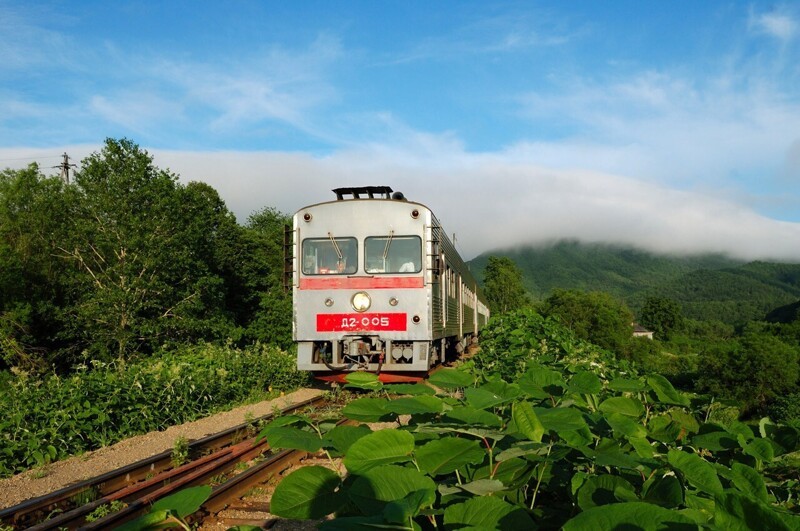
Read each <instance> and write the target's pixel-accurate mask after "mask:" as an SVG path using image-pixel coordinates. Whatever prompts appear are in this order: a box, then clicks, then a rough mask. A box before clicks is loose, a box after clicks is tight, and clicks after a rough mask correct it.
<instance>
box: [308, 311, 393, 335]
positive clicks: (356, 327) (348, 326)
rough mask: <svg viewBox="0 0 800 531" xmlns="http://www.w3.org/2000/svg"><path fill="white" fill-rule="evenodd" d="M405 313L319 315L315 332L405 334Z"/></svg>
mask: <svg viewBox="0 0 800 531" xmlns="http://www.w3.org/2000/svg"><path fill="white" fill-rule="evenodd" d="M407 326H408V317H407V314H405V313H320V314H317V332H405V331H406V329H407Z"/></svg>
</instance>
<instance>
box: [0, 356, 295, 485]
mask: <svg viewBox="0 0 800 531" xmlns="http://www.w3.org/2000/svg"><path fill="white" fill-rule="evenodd" d="M306 379H307V376H306V375H305V374H304V373H300V372H298V371H297V370H296V368H295V358H294V356H291V355H289V354H286V353H285V352H282V351H280V350H277V349H275V348H274V347H266V346H263V345H256V346H254V347H251V348H249V349H245V350H240V349H234V348H231V347H220V346H211V345H200V346H196V347H191V348H184V349H182V350H180V351H177V352H170V353H162V354H160V355H159V356H155V357H153V358H149V359H148V360H145V361H140V362H135V363H129V364H126V365H122V366H117V365H115V364H102V363H94V364H92V367H91V368H90V367H88V366H86V367H83V368H81V369H80V370H79V371H78V372H77V373H75V374H73V375H71V376H66V377H62V376H57V375H51V376H48V377H45V378H43V379H42V380H39V381H33V380H31V379H29V378H26V377H24V376H20V377H18V378H17V379H16V380H15V381H14V382H13V383H11V384H10V386H11V387H10V390H11V392H8V393H3V394H2V395H0V433H2V434H3V438H2V439H0V475H10V474H13V473H16V472H20V471H22V470H25V469H27V468H30V467H33V466H38V465H42V464H45V463H48V462H50V461H54V460H57V459H62V458H64V457H67V456H69V455H71V454H74V453H77V452H82V451H87V450H93V449H96V448H99V447H101V446H105V445H108V444H112V443H114V442H116V441H119V440H121V439H124V438H126V437H130V436H133V435H137V434H141V433H146V432H148V431H151V430H161V429H165V428H167V427H168V426H171V425H174V424H180V423H183V422H187V421H191V420H195V419H197V418H200V417H203V416H206V415H209V414H211V413H214V412H217V411H220V410H223V409H226V408H229V407H231V406H232V405H235V404H239V403H242V402H246V401H249V400H254V399H259V398H263V397H264V396H265V395H266V394H267V391H266V390H267V389H268V388H269V387H270V386H271V387H272V388H273V390H281V389H282V390H289V389H292V388H295V387H298V386H300V385H302V384H303V383H305V382H306Z"/></svg>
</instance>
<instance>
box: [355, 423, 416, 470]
mask: <svg viewBox="0 0 800 531" xmlns="http://www.w3.org/2000/svg"><path fill="white" fill-rule="evenodd" d="M413 451H414V436H413V435H411V434H410V433H408V432H407V431H402V430H381V431H376V432H373V433H370V434H369V435H367V436H365V437H362V438H360V439H359V440H357V441H356V442H354V443H353V445H352V446H350V450H349V451H348V452H347V455H346V456H345V458H344V465H345V466H346V467H347V470H348V471H350V473H352V474H362V473H364V472H366V471H368V470H369V469H371V468H374V467H376V466H380V465H386V464H390V463H402V462H404V461H408V460H410V459H411V452H413Z"/></svg>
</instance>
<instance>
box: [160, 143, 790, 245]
mask: <svg viewBox="0 0 800 531" xmlns="http://www.w3.org/2000/svg"><path fill="white" fill-rule="evenodd" d="M426 141H428V142H431V141H433V140H432V139H427V140H426ZM440 145H441V146H449V148H448V149H449V151H448V152H446V153H444V154H443V155H442V156H441V157H440V156H439V155H419V154H417V155H416V156H415V155H414V154H413V153H410V152H408V151H406V150H405V149H396V148H388V147H385V146H378V145H376V146H372V147H370V148H363V149H361V150H358V151H355V150H354V151H343V152H339V153H337V154H335V155H333V156H330V157H325V158H315V157H311V156H309V155H305V154H287V153H266V152H262V153H235V152H224V153H213V154H210V153H188V152H161V151H156V152H155V153H156V156H157V158H156V162H157V163H158V164H160V165H162V166H169V167H170V168H171V169H172V170H173V171H176V172H178V173H180V174H181V175H182V176H183V179H184V180H187V181H188V180H202V181H205V182H208V183H209V184H211V185H212V186H214V187H215V188H216V189H217V190H218V191H219V192H220V194H221V196H222V197H223V199H225V200H226V202H227V204H228V206H229V207H230V208H231V209H232V210H233V211H234V212H235V213H236V214H237V215H238V216H239V218H240V219H241V220H244V218H246V216H247V215H249V214H251V213H252V212H254V211H257V210H260V209H261V208H264V207H266V206H274V207H276V208H278V209H280V210H282V211H285V212H293V211H295V210H297V209H299V208H300V207H302V206H304V205H306V204H311V203H315V202H319V201H326V200H331V199H332V198H333V194H332V193H331V192H330V190H331V189H333V188H336V187H340V186H363V185H389V186H392V187H393V188H394V189H395V190H400V191H403V192H404V193H405V194H406V197H408V198H409V199H410V200H413V201H419V202H421V203H423V204H426V205H427V206H429V207H431V208H432V209H433V210H434V212H435V213H436V214H437V216H438V217H439V218H440V220H441V221H442V223H443V225H444V227H445V229H446V230H447V231H448V232H450V233H452V232H455V233H456V234H457V239H458V242H459V247H460V249H461V250H462V252H463V253H464V255H465V256H466V257H467V258H471V257H473V256H475V255H477V254H479V253H481V252H485V251H489V250H492V249H497V248H504V247H512V246H516V245H520V244H528V243H530V244H537V243H547V242H551V241H553V240H558V239H563V238H574V239H579V240H582V241H587V242H611V243H619V244H627V245H633V246H637V247H640V248H644V249H648V250H651V251H654V252H662V253H681V254H694V253H702V252H721V253H727V254H730V255H732V256H736V257H740V258H746V259H754V258H763V259H777V260H798V259H800V248H798V247H797V245H795V242H797V241H800V224H798V223H786V222H780V221H776V220H772V219H769V218H766V217H764V216H761V215H758V214H756V213H755V212H754V211H752V210H751V209H749V208H747V207H744V206H741V205H739V204H735V203H733V202H730V201H726V200H724V199H720V198H717V197H713V196H710V195H703V194H700V193H693V192H687V191H679V190H675V189H670V188H668V187H664V186H661V185H657V184H653V183H647V182H643V181H639V180H635V179H631V178H628V177H625V176H622V175H614V174H610V173H601V172H592V171H585V170H574V169H552V168H546V167H542V166H538V165H535V164H533V163H532V162H531V161H530V160H526V158H525V157H524V156H521V155H520V154H519V153H518V152H513V151H509V152H499V153H494V154H483V155H475V154H469V153H465V152H463V151H461V150H460V149H459V148H458V146H456V145H454V144H452V142H450V141H449V140H448V139H446V138H445V139H444V140H443V141H442V143H441V144H440Z"/></svg>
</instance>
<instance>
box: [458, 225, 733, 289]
mask: <svg viewBox="0 0 800 531" xmlns="http://www.w3.org/2000/svg"><path fill="white" fill-rule="evenodd" d="M493 254H494V255H496V256H505V257H508V258H510V259H511V260H513V261H514V262H515V263H516V264H517V265H518V267H519V268H520V270H521V271H522V276H523V281H524V284H525V287H526V288H527V289H528V291H529V292H530V293H531V294H533V296H534V297H536V298H538V299H544V298H546V297H548V296H550V295H551V294H552V293H553V291H554V290H555V289H578V290H584V291H605V292H607V293H610V294H612V295H614V296H616V297H620V298H623V299H625V300H627V301H633V299H634V298H635V296H636V295H637V294H639V293H642V292H646V291H648V290H650V289H655V288H657V287H658V286H660V285H662V284H663V283H665V282H668V281H670V280H671V279H675V278H679V277H680V276H681V275H683V274H686V273H689V272H691V271H695V270H697V269H708V270H716V269H721V268H724V267H732V266H736V265H738V264H739V263H740V262H736V261H734V260H731V259H729V258H726V257H723V256H718V255H705V256H689V257H673V256H666V255H655V254H652V253H648V252H647V251H642V250H638V249H634V248H629V247H621V246H614V245H606V244H588V243H579V242H577V241H568V240H563V241H560V242H557V243H554V244H553V245H543V246H538V247H520V248H515V249H509V250H507V251H502V252H498V251H495V252H494V253H493ZM487 259H488V256H487V255H481V256H479V257H477V258H475V259H474V260H472V261H471V262H470V264H471V266H472V270H473V271H476V272H478V273H480V271H482V270H483V269H484V268H485V267H486V262H487ZM478 276H480V275H478Z"/></svg>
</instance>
